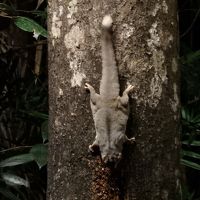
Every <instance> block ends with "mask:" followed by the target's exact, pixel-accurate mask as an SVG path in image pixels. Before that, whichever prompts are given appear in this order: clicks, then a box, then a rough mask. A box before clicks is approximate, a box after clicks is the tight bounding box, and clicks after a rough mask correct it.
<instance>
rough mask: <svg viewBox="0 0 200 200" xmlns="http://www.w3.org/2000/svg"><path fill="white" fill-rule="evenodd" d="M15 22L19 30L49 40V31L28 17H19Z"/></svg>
mask: <svg viewBox="0 0 200 200" xmlns="http://www.w3.org/2000/svg"><path fill="white" fill-rule="evenodd" d="M14 22H15V25H16V26H17V27H18V28H20V29H22V30H24V31H27V32H33V33H34V35H35V36H36V37H37V36H39V35H42V36H43V37H45V38H47V31H46V30H45V29H44V28H43V27H42V26H40V25H39V24H38V23H37V22H35V21H34V20H32V19H29V18H27V17H17V18H16V19H15V21H14Z"/></svg>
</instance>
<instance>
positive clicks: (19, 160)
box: [0, 153, 34, 167]
mask: <svg viewBox="0 0 200 200" xmlns="http://www.w3.org/2000/svg"><path fill="white" fill-rule="evenodd" d="M33 160H34V158H33V156H32V154H29V153H28V154H21V155H18V156H13V157H10V158H7V159H5V160H3V161H1V162H0V167H11V166H16V165H21V164H25V163H28V162H31V161H33Z"/></svg>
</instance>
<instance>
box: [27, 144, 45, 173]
mask: <svg viewBox="0 0 200 200" xmlns="http://www.w3.org/2000/svg"><path fill="white" fill-rule="evenodd" d="M30 153H31V154H32V155H33V157H34V160H35V161H36V163H37V165H38V167H39V168H40V169H41V168H42V167H43V166H44V165H46V164H47V153H48V148H47V145H44V144H36V145H34V146H33V147H32V149H31V150H30Z"/></svg>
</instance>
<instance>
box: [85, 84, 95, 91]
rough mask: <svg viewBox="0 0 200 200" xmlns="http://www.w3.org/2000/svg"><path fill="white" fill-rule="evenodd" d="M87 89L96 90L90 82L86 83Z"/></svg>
mask: <svg viewBox="0 0 200 200" xmlns="http://www.w3.org/2000/svg"><path fill="white" fill-rule="evenodd" d="M85 89H86V90H89V91H91V90H94V88H93V87H92V86H91V85H90V84H88V83H85Z"/></svg>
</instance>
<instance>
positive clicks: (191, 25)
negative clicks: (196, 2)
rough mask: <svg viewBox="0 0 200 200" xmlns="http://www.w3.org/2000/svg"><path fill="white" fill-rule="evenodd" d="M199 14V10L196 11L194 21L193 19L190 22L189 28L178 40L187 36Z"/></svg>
mask: <svg viewBox="0 0 200 200" xmlns="http://www.w3.org/2000/svg"><path fill="white" fill-rule="evenodd" d="M199 14H200V9H199V10H198V11H197V13H196V15H195V16H194V19H193V21H192V23H191V25H190V27H189V28H188V29H187V30H186V31H185V33H183V34H182V35H181V36H180V38H182V37H184V36H185V35H187V34H188V33H189V32H190V30H191V29H192V27H193V26H194V23H195V22H196V20H197V18H198V16H199Z"/></svg>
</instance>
